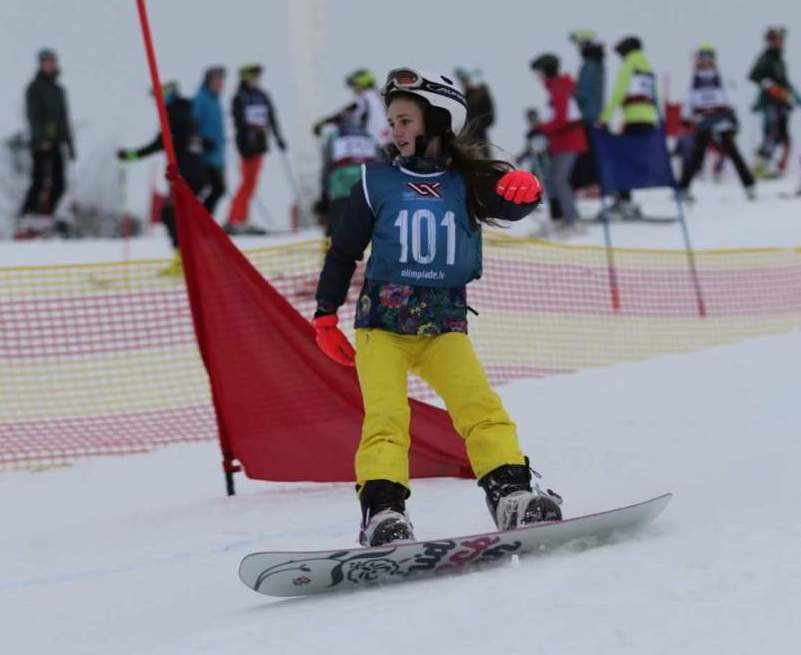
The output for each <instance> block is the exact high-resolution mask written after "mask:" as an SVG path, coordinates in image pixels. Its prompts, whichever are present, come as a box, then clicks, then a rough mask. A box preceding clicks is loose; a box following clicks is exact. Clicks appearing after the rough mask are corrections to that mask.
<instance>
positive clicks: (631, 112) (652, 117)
mask: <svg viewBox="0 0 801 655" xmlns="http://www.w3.org/2000/svg"><path fill="white" fill-rule="evenodd" d="M642 48H643V46H642V41H641V40H640V39H639V38H638V37H636V36H627V37H625V38H623V39H621V40H620V41H619V42H618V43H617V45H616V46H615V52H617V54H618V55H620V57H621V59H622V62H621V65H620V70H619V71H618V74H617V81H616V82H615V88H614V89H613V90H612V97H611V98H610V100H609V102H608V103H607V105H606V107H604V110H603V112H601V118H600V126H601V127H606V126H608V125H609V124H610V123H611V121H612V118H613V117H614V114H615V112H616V111H617V108H618V107H622V109H623V121H624V125H623V134H642V133H643V132H649V131H650V130H653V129H656V128H657V126H658V125H659V112H658V111H657V97H656V76H655V75H654V72H653V68H652V67H651V63H650V62H649V61H648V59H647V58H646V56H645V54H644V53H643V50H642ZM611 213H612V214H614V215H618V216H619V217H620V218H623V219H636V218H639V217H640V216H641V211H640V208H639V207H638V206H637V205H635V204H634V203H632V202H631V192H630V191H620V192H619V193H618V195H617V197H616V199H615V202H614V203H613V205H612V207H611Z"/></svg>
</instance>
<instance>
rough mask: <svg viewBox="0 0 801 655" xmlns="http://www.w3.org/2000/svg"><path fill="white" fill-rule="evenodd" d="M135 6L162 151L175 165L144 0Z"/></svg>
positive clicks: (170, 134)
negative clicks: (157, 116)
mask: <svg viewBox="0 0 801 655" xmlns="http://www.w3.org/2000/svg"><path fill="white" fill-rule="evenodd" d="M136 8H137V9H138V10H139V23H140V24H141V26H142V39H143V40H144V42H145V54H146V55H147V65H148V68H149V69H150V82H151V85H152V86H153V96H154V97H155V99H156V108H157V109H158V112H159V125H160V126H161V138H162V140H163V141H164V152H165V153H167V163H168V164H170V165H171V166H173V167H175V166H176V165H177V160H176V159H175V147H174V146H173V144H172V132H171V131H170V123H169V121H168V120H167V109H166V107H165V106H164V94H162V92H161V80H160V79H159V69H158V65H157V64H156V53H155V51H154V50H153V38H152V37H151V35H150V24H149V23H148V20H147V8H146V7H145V0H136Z"/></svg>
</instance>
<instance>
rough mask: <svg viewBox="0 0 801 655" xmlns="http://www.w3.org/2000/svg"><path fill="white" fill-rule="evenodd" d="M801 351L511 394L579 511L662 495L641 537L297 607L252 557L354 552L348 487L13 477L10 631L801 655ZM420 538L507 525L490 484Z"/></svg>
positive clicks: (165, 648) (800, 345) (96, 646)
mask: <svg viewBox="0 0 801 655" xmlns="http://www.w3.org/2000/svg"><path fill="white" fill-rule="evenodd" d="M800 359H801V335H799V334H791V335H785V336H779V337H772V338H766V339H759V340H755V341H750V342H746V343H741V344H738V345H736V346H731V347H727V348H720V349H716V350H710V351H706V352H701V353H696V354H693V355H690V356H686V357H663V358H660V359H657V360H652V361H649V362H644V363H639V364H625V365H620V366H616V367H613V368H608V369H601V370H592V371H586V372H583V373H581V374H580V375H574V376H563V377H556V378H550V379H544V380H537V381H524V382H518V383H515V384H511V385H509V386H507V387H504V388H502V389H501V394H502V396H503V399H504V401H505V402H506V404H507V406H508V408H509V410H510V412H511V414H512V416H514V418H515V420H516V421H517V422H518V425H519V428H520V434H521V438H522V441H523V444H524V447H525V450H526V451H527V452H528V453H529V454H530V455H531V457H532V461H533V463H534V466H535V467H536V468H537V469H539V470H540V471H541V472H542V473H543V474H544V475H545V476H546V481H547V483H548V484H550V485H551V486H553V487H554V488H556V489H557V490H558V491H559V492H560V493H561V494H562V495H563V496H564V497H565V505H564V509H565V512H566V514H567V515H577V514H581V513H585V512H591V511H595V510H602V509H605V508H609V507H612V506H615V505H619V504H625V503H629V502H632V501H637V500H641V499H644V498H646V497H650V496H653V495H655V494H658V493H661V492H663V491H668V490H669V491H672V492H674V494H675V497H674V499H673V501H672V503H671V505H670V506H669V507H668V509H667V510H666V512H665V514H663V515H662V517H660V518H659V519H658V520H657V522H656V523H655V524H653V526H651V527H650V528H649V529H647V530H645V531H644V532H642V533H640V534H639V535H638V536H636V537H633V538H628V539H625V540H621V541H619V542H617V543H612V544H608V545H604V546H601V547H598V548H593V549H589V550H586V551H583V552H574V551H571V550H565V551H557V552H554V553H551V554H547V555H544V556H523V557H522V558H521V560H520V565H519V567H517V568H516V567H514V566H513V565H512V564H511V563H508V564H505V565H501V566H498V567H495V568H492V569H490V570H485V571H480V572H473V573H468V574H465V575H457V576H452V577H447V578H443V579H436V580H431V581H420V582H411V583H408V584H401V585H393V586H386V587H379V588H375V589H370V590H365V591H361V592H357V593H344V594H339V595H336V594H334V595H329V596H320V597H314V598H308V599H299V600H277V599H270V598H267V597H264V596H260V595H258V594H256V593H255V592H253V591H251V590H249V589H247V588H246V587H244V586H243V585H242V584H241V583H240V582H239V580H238V579H237V575H236V570H237V566H238V562H239V560H240V558H241V557H242V556H244V555H245V554H247V553H248V552H251V551H254V550H264V549H309V548H335V547H339V546H343V545H351V544H353V543H354V541H355V538H356V533H357V527H358V521H359V510H358V505H357V502H356V500H355V498H354V493H353V489H352V487H351V485H348V484H325V485H321V484H304V483H296V484H285V483H282V484H276V483H264V482H260V483H256V482H249V481H246V480H244V479H240V480H239V482H238V484H239V493H238V495H237V496H235V497H232V498H226V497H224V496H223V485H222V476H221V473H220V470H219V464H218V462H219V454H218V451H217V446H216V444H214V443H205V444H199V445H192V446H181V447H172V448H168V449H164V450H161V451H159V452H157V453H155V454H150V455H143V456H134V457H126V458H121V459H103V460H95V461H87V462H81V463H80V464H77V465H75V466H73V467H69V468H64V469H57V470H48V471H45V472H41V473H19V474H7V475H3V476H0V521H2V525H3V526H4V530H3V534H2V536H0V558H2V561H3V562H4V566H3V570H2V574H0V616H2V617H3V625H4V628H3V633H4V635H3V641H4V644H5V648H4V650H6V649H7V652H19V653H23V652H24V653H36V654H38V653H42V654H44V653H50V652H53V651H54V650H56V649H57V650H58V652H60V653H63V654H64V655H72V654H75V655H90V654H95V653H98V654H99V653H118V654H132V655H133V654H145V653H148V654H156V653H158V654H161V653H164V654H165V655H166V654H170V655H176V654H182V653H187V654H188V653H192V654H198V653H218V652H223V651H224V652H226V653H236V654H239V653H242V654H245V653H254V652H280V653H285V654H295V653H298V654H301V653H303V654H305V653H318V652H321V651H323V650H325V651H326V652H328V653H331V654H332V655H333V654H339V653H342V654H343V655H344V654H347V653H354V652H373V651H378V652H383V653H387V654H396V653H397V654H401V653H409V652H414V653H470V654H473V653H475V654H479V653H486V652H488V651H491V652H503V653H508V654H510V655H512V654H517V653H519V654H521V655H522V654H528V653H615V654H627V653H632V654H638V655H639V654H642V653H682V654H685V655H689V654H694V653H698V654H702V653H703V654H708V653H743V654H745V653H754V652H759V653H788V652H792V651H793V650H794V648H795V646H797V643H798V636H799V633H798V624H797V621H796V617H797V615H798V612H799V610H800V609H801V559H799V557H798V543H799V541H801V524H800V523H799V522H798V520H797V515H798V506H799V503H801V486H799V484H798V460H799V457H801V443H800V442H799V440H798V428H799V412H798V403H797V395H798V394H797V371H798V364H799V360H800ZM409 511H410V513H411V516H412V518H413V520H414V523H415V528H416V532H417V534H418V536H420V537H423V536H424V537H446V536H453V535H455V534H464V533H470V532H480V531H486V530H487V529H489V528H490V527H491V522H490V518H489V515H488V514H487V512H486V508H485V506H484V501H483V496H482V493H481V492H480V490H479V489H478V488H477V487H476V486H475V482H472V481H466V480H445V479H438V480H423V481H418V482H416V483H415V484H414V494H413V495H412V498H411V499H410V502H409Z"/></svg>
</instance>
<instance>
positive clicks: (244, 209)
mask: <svg viewBox="0 0 801 655" xmlns="http://www.w3.org/2000/svg"><path fill="white" fill-rule="evenodd" d="M261 73H262V67H261V66H260V65H259V64H247V65H245V66H242V67H241V68H240V69H239V78H240V82H239V88H238V89H237V91H236V94H235V95H234V99H233V100H232V102H231V110H232V114H233V116H234V126H235V128H236V147H237V150H238V151H239V156H240V158H241V161H242V180H241V182H240V183H239V188H238V189H237V192H236V194H235V195H234V199H233V200H232V201H231V207H230V208H229V210H228V220H227V221H226V223H225V225H224V226H223V228H224V229H225V231H226V232H227V233H228V234H232V235H236V234H250V235H253V234H256V235H258V234H265V230H263V229H262V228H260V227H258V226H257V225H252V224H251V223H249V222H248V214H249V212H250V200H251V198H252V197H253V194H254V192H255V191H256V185H257V184H258V180H259V172H260V171H261V166H262V163H263V161H264V156H265V155H266V154H267V151H268V149H269V147H268V146H269V138H268V137H269V136H270V135H272V137H273V138H274V139H275V144H276V145H277V146H278V149H279V150H280V151H281V152H284V151H286V149H287V145H286V141H285V140H284V137H283V136H282V135H281V129H280V127H279V125H278V116H277V114H276V111H275V107H274V105H273V102H272V100H271V98H270V96H269V95H268V94H267V92H266V91H264V89H262V88H261V86H260V85H259V80H260V78H261Z"/></svg>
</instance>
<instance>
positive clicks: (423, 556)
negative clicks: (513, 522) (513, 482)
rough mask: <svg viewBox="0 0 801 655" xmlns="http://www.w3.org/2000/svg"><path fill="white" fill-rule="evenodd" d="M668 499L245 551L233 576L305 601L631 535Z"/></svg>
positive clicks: (268, 591) (666, 496) (266, 591)
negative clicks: (422, 535) (505, 522)
mask: <svg viewBox="0 0 801 655" xmlns="http://www.w3.org/2000/svg"><path fill="white" fill-rule="evenodd" d="M671 498H672V494H669V493H668V494H663V495H661V496H657V497H656V498H652V499H650V500H646V501H645V502H642V503H637V504H636V505H629V506H627V507H621V508H618V509H613V510H609V511H606V512H599V513H597V514H587V515H585V516H578V517H575V518H570V519H565V520H563V521H555V522H550V523H538V524H536V525H532V526H529V527H525V528H519V529H517V530H507V531H504V532H488V533H484V534H476V535H470V536H466V537H457V538H454V539H436V540H431V541H415V542H410V543H403V544H393V545H389V546H382V547H375V548H349V549H348V548H346V549H340V550H322V551H306V552H303V551H298V552H286V551H284V552H279V551H275V552H261V553H252V554H250V555H247V556H245V558H244V559H243V560H242V562H241V564H240V565H239V578H240V579H241V580H242V582H244V583H245V584H246V585H247V586H248V587H250V588H251V589H253V590H255V591H258V592H259V593H262V594H267V595H269V596H307V595H312V594H319V593H324V592H330V591H336V590H345V589H354V588H358V587H360V586H366V585H371V584H376V583H385V582H401V581H404V580H409V579H419V578H421V577H431V576H433V575H438V574H442V573H449V572H453V571H456V570H459V569H463V568H464V567H467V566H472V565H475V564H478V563H482V562H483V563H486V562H493V561H497V560H499V559H502V558H505V557H509V556H511V555H515V554H523V553H527V552H531V551H535V550H547V549H549V548H553V547H556V546H560V545H563V544H567V543H570V542H574V541H578V540H592V539H601V538H603V537H608V536H609V535H611V534H612V533H615V532H627V531H631V530H633V529H635V528H638V527H640V526H642V525H645V524H646V523H650V522H651V521H652V520H654V519H655V518H656V517H657V516H658V515H659V514H660V513H661V512H662V510H664V509H665V507H666V506H667V504H668V503H669V502H670V499H671Z"/></svg>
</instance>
